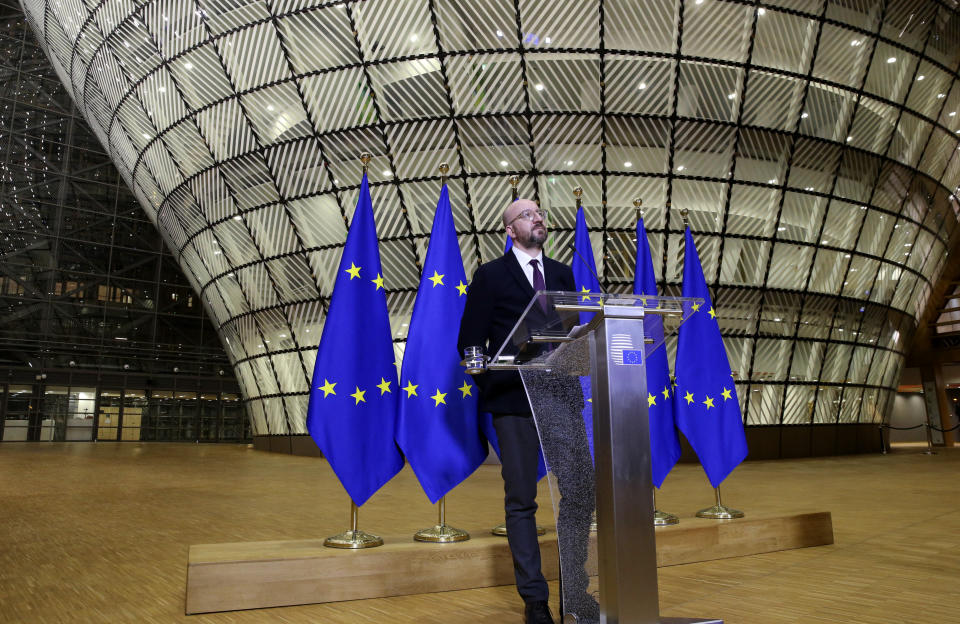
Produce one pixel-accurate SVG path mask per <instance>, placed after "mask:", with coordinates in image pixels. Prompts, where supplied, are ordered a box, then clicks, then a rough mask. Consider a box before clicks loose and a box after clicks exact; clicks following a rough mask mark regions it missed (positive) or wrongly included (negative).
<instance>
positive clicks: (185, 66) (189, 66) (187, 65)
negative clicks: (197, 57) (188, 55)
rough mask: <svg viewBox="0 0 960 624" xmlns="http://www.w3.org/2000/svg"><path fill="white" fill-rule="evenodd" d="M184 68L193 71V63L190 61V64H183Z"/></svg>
mask: <svg viewBox="0 0 960 624" xmlns="http://www.w3.org/2000/svg"><path fill="white" fill-rule="evenodd" d="M183 67H184V69H193V63H191V62H189V61H188V62H186V63H184V64H183Z"/></svg>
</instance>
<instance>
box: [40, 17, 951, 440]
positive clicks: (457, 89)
mask: <svg viewBox="0 0 960 624" xmlns="http://www.w3.org/2000/svg"><path fill="white" fill-rule="evenodd" d="M22 3H23V5H24V7H25V8H26V12H27V15H28V19H29V20H30V21H31V22H32V24H33V26H34V28H35V30H36V32H37V33H38V35H39V37H40V39H41V42H42V44H43V46H44V47H45V48H46V50H47V53H48V54H49V56H50V58H51V61H52V62H53V65H54V67H55V68H56V70H57V72H58V73H59V75H60V78H61V80H63V82H64V83H65V84H67V85H69V88H70V91H71V93H72V94H73V97H74V100H75V101H76V104H77V107H78V108H79V109H80V110H81V111H82V112H83V114H84V116H86V118H87V119H88V120H89V121H90V122H91V125H92V127H93V129H94V131H95V133H96V134H97V135H98V136H99V138H100V140H101V141H102V143H103V145H104V146H105V147H106V148H107V149H108V151H109V153H110V155H111V157H112V159H113V160H114V162H115V163H116V164H117V166H118V168H119V169H120V172H121V174H122V175H123V177H124V178H125V179H126V181H127V183H128V184H129V185H130V187H131V188H132V189H133V192H134V193H135V195H136V196H137V198H138V199H139V201H140V203H141V205H142V206H143V208H144V209H145V210H146V212H147V214H148V215H149V218H150V219H151V220H152V221H153V222H154V223H156V225H157V226H158V228H159V230H160V232H161V233H162V235H163V237H164V239H165V241H166V243H167V245H168V246H169V247H170V248H171V249H172V250H173V252H174V254H175V256H176V258H177V260H178V262H179V263H180V265H181V267H182V268H183V270H184V272H185V273H186V274H187V276H188V278H189V279H190V281H191V283H192V285H193V287H194V289H195V291H196V292H197V293H199V296H200V298H201V301H202V302H203V304H204V305H205V306H206V308H207V310H208V311H209V314H210V316H211V317H212V318H213V319H214V323H215V325H216V327H217V328H218V331H219V332H220V334H221V337H222V339H223V343H224V345H225V346H226V348H227V350H228V355H229V357H230V359H231V361H232V363H233V366H234V369H235V372H236V374H237V378H238V380H239V381H240V384H241V386H242V391H243V394H244V397H245V399H246V400H247V405H248V407H249V408H250V413H251V415H252V419H253V427H254V433H256V434H267V433H302V432H304V414H305V408H306V401H307V389H308V384H309V379H310V375H311V372H312V366H313V360H314V354H315V349H316V343H317V340H318V339H319V336H320V329H321V327H322V323H323V317H324V310H325V306H326V305H327V302H328V301H329V296H330V289H331V286H332V284H333V272H334V271H335V270H336V266H337V262H338V260H339V256H340V249H341V247H342V245H343V242H344V239H345V234H346V223H347V222H348V221H349V219H350V216H351V213H352V210H353V206H354V204H355V202H356V195H357V189H358V182H359V177H360V163H359V161H358V156H359V154H360V152H362V151H364V150H368V151H370V152H372V153H373V154H374V156H375V158H374V161H373V163H372V166H371V170H370V179H371V185H372V193H373V201H374V210H375V213H376V219H377V227H378V234H379V236H380V239H381V254H382V258H383V263H384V271H385V275H384V277H385V280H386V284H387V290H388V302H389V305H390V310H391V314H392V321H393V323H394V331H395V333H396V338H397V352H398V359H399V356H400V354H401V352H402V344H403V343H402V341H403V338H404V332H405V329H406V325H405V324H406V322H407V319H408V318H409V314H410V311H411V308H412V303H413V297H414V293H415V289H416V285H417V281H418V270H419V269H418V267H419V263H420V262H422V260H423V256H424V253H425V250H426V243H427V235H428V232H429V227H430V223H431V219H432V216H433V211H434V207H435V202H436V198H437V194H438V191H439V175H438V173H437V166H438V165H439V163H440V162H441V161H446V162H448V163H449V164H450V167H451V181H450V191H451V199H452V204H453V206H454V218H455V220H456V223H457V227H458V229H459V236H460V242H461V247H462V250H463V256H464V261H465V264H466V267H467V273H468V274H471V273H472V271H473V269H474V268H475V267H476V266H477V263H478V262H481V261H484V260H489V259H491V258H493V257H494V256H495V255H497V254H499V253H501V252H502V249H503V238H504V235H503V233H502V232H501V230H500V224H499V214H500V212H501V211H502V209H503V207H504V205H505V203H506V202H507V201H508V200H509V196H510V191H509V185H508V183H507V178H508V176H510V175H512V174H519V175H520V176H521V185H520V192H521V194H522V195H524V196H528V197H535V198H537V199H538V200H539V201H540V202H541V204H542V205H545V206H547V207H549V208H550V211H551V219H552V224H551V225H552V227H553V230H554V235H553V239H552V246H553V249H554V250H555V252H554V253H555V255H556V256H557V257H559V258H560V259H562V260H569V255H570V254H569V252H568V251H567V250H566V243H567V242H569V241H571V240H572V235H573V225H574V216H575V212H574V198H573V196H572V194H571V189H572V188H573V187H574V186H578V185H579V186H582V187H583V189H584V196H583V198H584V208H585V210H586V213H587V221H588V224H589V225H590V226H591V229H592V236H593V246H594V251H595V252H596V253H597V256H598V267H599V268H600V272H601V278H602V279H603V281H604V284H605V286H607V287H609V288H610V289H612V290H618V289H619V290H628V289H630V288H631V285H632V279H633V262H634V241H633V227H634V223H635V218H636V213H635V210H634V208H633V203H632V202H633V200H634V198H642V200H643V204H644V206H646V208H645V215H644V217H645V221H646V223H647V227H648V229H649V230H650V242H651V246H652V248H653V250H654V254H655V264H656V266H657V271H658V272H659V279H660V283H661V287H662V288H663V289H664V291H665V292H666V293H667V294H679V281H680V277H681V274H682V266H681V264H682V255H683V254H682V251H683V250H682V227H683V223H682V220H681V217H680V214H679V209H680V208H686V209H688V210H689V219H690V225H691V227H692V229H693V230H694V233H695V236H696V239H697V242H698V246H699V249H700V255H701V258H702V261H703V264H704V270H705V273H706V276H707V279H708V281H709V282H710V283H711V285H712V287H713V289H714V302H715V305H716V306H717V309H718V311H719V317H720V324H721V328H722V329H723V331H724V333H725V340H726V344H727V349H728V353H729V356H730V360H731V365H732V367H733V368H734V370H735V371H736V372H735V375H736V378H737V383H738V386H739V387H738V391H739V392H738V393H739V396H740V397H741V400H742V401H743V402H744V406H743V407H744V415H745V418H746V422H747V424H757V425H771V424H800V423H815V424H816V423H837V422H841V423H846V422H851V423H852V422H861V423H863V422H876V421H879V420H882V418H883V416H884V413H885V411H886V407H887V404H888V402H889V399H890V397H891V395H892V392H894V390H895V386H896V383H897V380H898V378H899V373H900V370H901V367H902V364H903V360H904V352H905V350H906V349H907V348H908V346H909V344H910V341H911V337H912V335H913V331H914V329H915V327H916V322H917V317H918V315H919V314H920V312H921V311H922V309H923V308H924V306H925V305H926V303H927V300H928V297H929V293H930V287H931V283H932V282H933V281H934V280H935V279H936V278H937V276H938V275H939V274H940V273H941V271H942V269H943V266H944V263H945V262H946V261H947V258H946V249H947V243H948V242H949V240H950V237H951V236H953V235H954V234H955V231H956V229H957V228H956V226H957V213H958V204H957V202H956V200H955V199H954V197H953V195H952V193H953V192H954V191H955V189H957V186H958V184H960V152H958V139H960V134H958V132H960V117H958V115H957V112H958V111H960V86H958V81H957V78H958V74H957V70H958V64H960V44H958V42H960V14H958V10H957V8H956V6H955V5H954V3H951V2H939V1H916V2H911V1H906V0H886V1H880V0H877V1H873V0H846V1H831V2H824V1H820V0H780V1H773V0H771V1H769V2H764V3H755V2H734V1H721V0H685V1H679V0H647V1H643V2H641V1H636V2H599V1H597V0H560V1H554V0H551V1H546V0H518V1H517V2H502V1H493V0H476V1H473V2H453V1H450V0H400V1H397V0H367V1H365V2H319V1H314V0H258V1H248V0H152V1H144V2H133V1H131V0H111V1H109V2H102V1H101V2H95V1H93V0H86V1H82V0H56V1H53V2H45V1H40V0H22Z"/></svg>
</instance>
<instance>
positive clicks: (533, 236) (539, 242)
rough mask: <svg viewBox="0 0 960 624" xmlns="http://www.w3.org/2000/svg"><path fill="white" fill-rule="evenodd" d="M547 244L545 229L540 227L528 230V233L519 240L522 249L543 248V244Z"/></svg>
mask: <svg viewBox="0 0 960 624" xmlns="http://www.w3.org/2000/svg"><path fill="white" fill-rule="evenodd" d="M545 242H547V228H546V227H540V228H536V227H534V228H533V229H531V230H530V233H529V234H528V235H527V236H525V237H524V238H523V239H521V240H520V243H521V244H522V245H523V246H524V247H540V248H543V244H544V243H545Z"/></svg>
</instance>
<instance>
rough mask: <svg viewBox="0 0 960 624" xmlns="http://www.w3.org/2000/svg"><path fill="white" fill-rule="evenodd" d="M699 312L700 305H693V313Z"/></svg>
mask: <svg viewBox="0 0 960 624" xmlns="http://www.w3.org/2000/svg"><path fill="white" fill-rule="evenodd" d="M699 310H700V304H699V303H695V304H693V311H694V312H698V311H699Z"/></svg>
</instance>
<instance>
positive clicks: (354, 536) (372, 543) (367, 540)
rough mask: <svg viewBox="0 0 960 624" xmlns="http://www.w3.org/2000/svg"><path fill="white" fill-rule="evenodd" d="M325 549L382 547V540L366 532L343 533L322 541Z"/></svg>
mask: <svg viewBox="0 0 960 624" xmlns="http://www.w3.org/2000/svg"><path fill="white" fill-rule="evenodd" d="M323 545H324V546H326V547H327V548H352V549H358V548H374V547H376V546H383V538H382V537H380V536H379V535H374V534H373V533H367V532H366V531H344V532H343V533H340V534H338V535H333V536H330V537H328V538H327V539H325V540H323Z"/></svg>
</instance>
